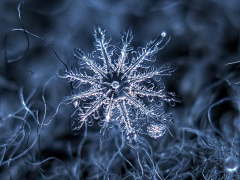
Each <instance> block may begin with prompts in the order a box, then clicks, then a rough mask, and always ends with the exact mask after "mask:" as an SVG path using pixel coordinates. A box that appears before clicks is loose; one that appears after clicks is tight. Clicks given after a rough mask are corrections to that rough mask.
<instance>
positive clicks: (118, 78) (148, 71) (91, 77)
mask: <svg viewBox="0 0 240 180" xmlns="http://www.w3.org/2000/svg"><path fill="white" fill-rule="evenodd" d="M105 32H106V30H105V29H103V28H101V27H95V28H94V33H93V35H94V38H95V42H94V43H93V44H94V46H95V48H96V50H95V51H93V52H92V53H84V52H83V51H82V50H81V49H77V48H75V49H74V53H73V54H74V56H75V57H76V58H78V60H79V61H78V64H79V67H78V68H77V67H73V68H71V70H60V71H59V73H58V75H59V77H61V78H64V79H66V80H67V81H68V82H71V83H72V88H73V90H72V94H71V95H70V96H67V97H65V98H64V102H65V103H66V104H69V103H73V105H74V106H75V108H76V111H75V113H77V118H76V119H75V120H74V121H73V122H72V123H71V128H72V129H73V130H79V129H80V128H81V127H82V126H83V124H84V123H87V125H92V124H93V121H94V120H97V121H98V122H99V125H100V126H101V130H100V135H101V137H102V138H106V137H107V136H108V133H109V129H110V128H112V127H113V126H114V125H116V126H117V127H118V130H119V131H120V132H123V133H124V134H125V139H126V143H127V144H128V145H129V146H131V147H133V148H137V147H139V143H140V138H139V137H140V136H139V135H149V136H151V137H153V138H155V139H156V138H158V137H161V136H163V134H164V133H165V131H166V129H168V128H169V126H170V125H171V124H172V121H173V117H172V115H171V113H165V111H164V109H163V102H164V101H165V102H168V103H170V104H171V105H174V104H175V102H181V99H180V98H179V97H178V96H176V95H175V93H174V92H167V91H165V86H164V85H163V84H162V83H160V79H161V76H169V75H171V73H172V72H174V71H175V70H176V69H177V67H176V66H173V65H170V64H165V65H163V66H162V67H160V68H155V67H151V66H149V63H151V62H155V61H156V57H155V54H156V53H157V52H158V51H159V50H161V49H163V47H164V46H165V45H166V44H167V43H168V41H169V40H170V38H169V39H168V40H167V41H166V42H165V43H164V44H163V41H164V38H165V36H166V33H165V32H162V33H161V35H160V36H159V37H158V38H156V39H155V40H153V41H150V42H149V43H147V45H146V47H144V48H143V47H138V48H137V51H134V48H133V46H132V45H131V41H132V39H133V35H132V30H131V29H127V30H126V31H125V32H123V33H122V41H121V42H120V43H118V44H117V45H116V46H114V45H110V44H109V43H110V41H111V38H110V37H106V34H105Z"/></svg>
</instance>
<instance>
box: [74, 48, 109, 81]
mask: <svg viewBox="0 0 240 180" xmlns="http://www.w3.org/2000/svg"><path fill="white" fill-rule="evenodd" d="M73 55H74V56H75V57H77V58H78V59H79V65H84V64H87V65H88V67H89V69H90V70H93V71H94V72H95V73H96V74H99V75H102V76H103V77H105V78H107V76H106V74H105V73H104V71H103V70H102V68H101V67H100V66H98V65H97V64H96V62H95V61H94V60H92V59H91V55H90V54H85V53H84V52H83V51H82V50H81V49H78V48H74V50H73Z"/></svg>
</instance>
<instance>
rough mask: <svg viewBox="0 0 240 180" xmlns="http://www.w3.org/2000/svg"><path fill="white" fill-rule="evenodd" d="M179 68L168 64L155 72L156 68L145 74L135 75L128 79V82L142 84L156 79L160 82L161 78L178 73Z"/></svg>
mask: <svg viewBox="0 0 240 180" xmlns="http://www.w3.org/2000/svg"><path fill="white" fill-rule="evenodd" d="M176 70H177V67H176V66H173V65H170V64H166V65H164V66H162V67H161V68H159V69H156V70H154V68H152V69H150V70H147V71H146V72H144V73H139V74H134V75H133V76H130V77H129V78H128V82H135V83H136V82H141V81H144V80H146V79H151V78H154V79H155V80H156V81H160V79H161V76H170V75H171V73H172V72H174V71H176Z"/></svg>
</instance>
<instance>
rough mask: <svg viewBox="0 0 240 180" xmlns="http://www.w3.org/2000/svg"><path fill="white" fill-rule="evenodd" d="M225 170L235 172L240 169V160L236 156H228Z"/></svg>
mask: <svg viewBox="0 0 240 180" xmlns="http://www.w3.org/2000/svg"><path fill="white" fill-rule="evenodd" d="M224 166H225V170H226V171H227V172H230V173H232V172H235V171H237V169H238V160H237V158H236V157H235V156H233V155H231V156H228V157H227V158H226V159H225V161H224Z"/></svg>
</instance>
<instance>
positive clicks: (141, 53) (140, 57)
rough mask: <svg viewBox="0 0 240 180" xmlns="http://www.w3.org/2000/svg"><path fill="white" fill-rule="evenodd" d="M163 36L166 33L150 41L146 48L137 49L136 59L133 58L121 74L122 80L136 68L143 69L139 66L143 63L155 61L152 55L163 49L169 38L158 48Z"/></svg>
mask: <svg viewBox="0 0 240 180" xmlns="http://www.w3.org/2000/svg"><path fill="white" fill-rule="evenodd" d="M165 36H166V33H165V32H163V33H162V34H161V36H159V37H158V38H157V39H155V40H154V41H150V42H149V43H148V44H147V46H146V48H142V47H139V48H138V50H137V57H136V58H135V57H134V58H133V59H132V63H131V65H130V67H129V69H128V70H127V71H126V72H125V73H124V74H123V76H122V77H121V79H123V78H124V77H126V76H127V75H129V74H131V73H132V72H133V71H135V70H136V69H137V68H138V67H142V68H145V67H144V66H143V65H140V64H141V63H142V62H143V61H151V62H154V61H156V57H155V56H154V54H156V53H157V52H158V51H160V50H161V49H163V48H164V47H165V45H166V44H167V43H168V42H169V40H170V38H169V40H168V41H167V43H166V44H165V45H163V46H160V44H161V43H162V41H163V39H164V37H165Z"/></svg>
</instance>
